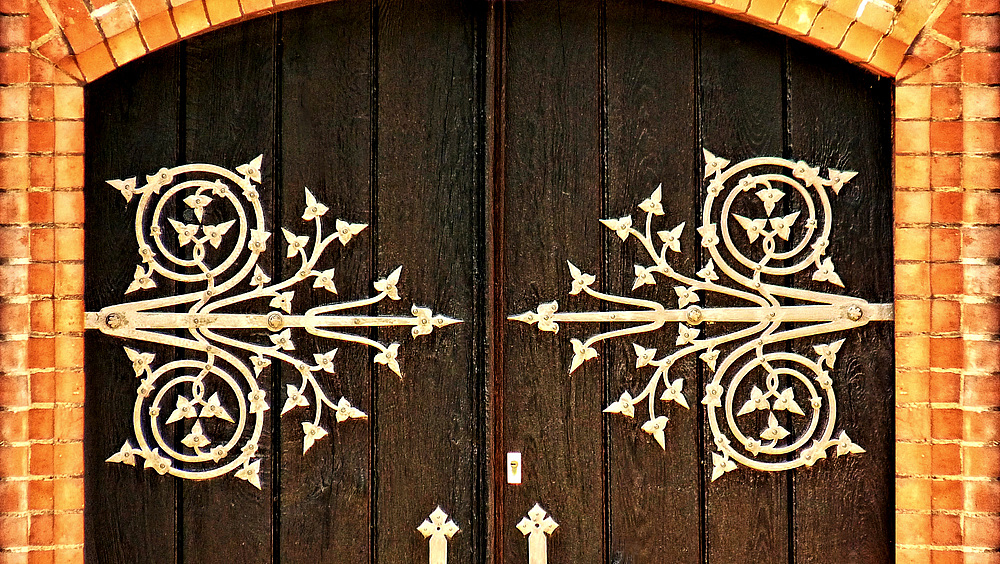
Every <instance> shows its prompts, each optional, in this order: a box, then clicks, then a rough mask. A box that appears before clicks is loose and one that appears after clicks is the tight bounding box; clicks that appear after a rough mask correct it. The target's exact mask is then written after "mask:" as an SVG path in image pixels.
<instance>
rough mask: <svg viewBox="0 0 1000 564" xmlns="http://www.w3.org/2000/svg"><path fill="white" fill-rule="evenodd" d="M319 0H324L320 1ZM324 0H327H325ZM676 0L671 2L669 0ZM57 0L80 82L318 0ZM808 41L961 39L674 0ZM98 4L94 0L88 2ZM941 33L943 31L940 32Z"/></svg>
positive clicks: (889, 9)
mask: <svg viewBox="0 0 1000 564" xmlns="http://www.w3.org/2000/svg"><path fill="white" fill-rule="evenodd" d="M320 1H324V0H320ZM326 1H329V0H326ZM668 1H675V0H668ZM53 3H55V0H51V3H43V4H46V5H47V6H48V7H49V9H48V10H44V11H45V12H46V16H47V17H48V19H49V20H50V22H51V23H52V27H51V30H50V31H49V32H48V33H47V34H45V35H43V36H41V37H40V38H39V39H38V40H36V41H37V44H35V45H32V50H33V51H35V52H36V53H37V54H38V55H39V56H41V57H43V58H45V59H47V60H48V61H50V62H51V63H52V64H54V65H55V66H56V67H57V68H59V69H61V70H62V71H64V72H65V73H67V74H68V75H69V76H71V77H73V78H74V79H76V80H78V81H81V82H91V81H93V80H95V79H97V78H99V77H101V76H103V75H104V74H106V73H108V72H110V71H112V70H114V69H115V68H117V67H119V66H121V65H124V64H125V63H127V62H129V61H132V60H134V59H137V58H139V57H141V56H143V55H145V54H146V53H149V52H151V51H155V50H156V49H159V48H161V47H165V46H167V45H170V44H172V43H176V42H178V41H181V40H183V39H186V38H188V37H191V36H194V35H197V34H200V33H205V32H208V31H211V30H212V29H216V28H219V27H222V26H226V25H231V24H233V23H235V22H238V21H243V20H247V19H252V18H255V17H259V16H262V15H265V14H270V13H274V12H277V11H283V10H289V9H293V8H297V7H300V6H304V5H307V4H315V3H317V0H131V1H130V0H112V1H111V2H110V3H108V2H104V3H103V5H101V6H100V7H96V8H94V9H92V10H89V11H88V10H87V9H86V8H85V7H84V9H83V10H79V9H77V10H73V9H72V8H71V6H72V2H62V3H61V4H60V7H63V9H62V10H57V9H55V8H54V7H52V4H53ZM675 3H678V4H683V5H687V6H690V7H694V8H698V9H701V10H705V11H708V12H714V13H718V14H722V15H724V16H727V17H732V18H735V19H739V20H743V21H746V22H749V23H751V24H754V25H757V26H760V27H763V28H766V29H770V30H773V31H776V32H778V33H781V34H783V35H787V36H789V37H793V38H795V39H799V40H801V41H804V42H806V43H811V44H813V45H816V46H818V47H820V48H822V49H825V50H827V51H830V52H832V53H834V54H836V55H838V56H840V57H843V58H844V59H847V60H848V61H851V62H853V63H856V64H859V65H862V66H864V67H865V68H868V69H869V70H871V71H873V72H875V73H877V74H881V75H884V76H897V74H898V73H899V72H900V71H901V70H903V71H905V72H913V71H915V70H918V69H919V68H923V67H924V66H927V64H929V63H931V62H934V61H935V60H937V59H939V58H941V57H945V56H949V55H952V54H953V52H954V51H955V50H956V49H957V47H958V42H957V41H956V40H955V39H953V38H949V37H947V36H940V37H939V36H934V37H933V40H932V41H929V42H928V47H929V48H924V49H919V50H916V51H915V52H913V53H911V55H913V56H912V57H911V60H910V61H908V65H906V67H905V68H904V65H903V63H904V58H905V57H906V55H907V53H908V51H910V50H911V48H912V47H915V40H916V39H917V37H918V35H919V34H920V32H921V31H922V30H923V29H924V28H925V26H927V24H928V23H933V21H934V20H935V19H936V18H937V16H938V15H939V14H940V13H941V12H942V11H943V10H944V9H945V7H946V6H947V4H948V1H947V0H942V1H941V2H939V3H937V4H936V5H935V4H932V3H931V2H928V1H926V0H676V1H675ZM94 4H98V2H96V1H91V5H94ZM938 35H940V34H938Z"/></svg>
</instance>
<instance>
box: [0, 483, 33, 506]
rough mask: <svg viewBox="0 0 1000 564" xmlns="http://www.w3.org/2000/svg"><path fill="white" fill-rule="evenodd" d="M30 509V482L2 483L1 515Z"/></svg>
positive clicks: (0, 496)
mask: <svg viewBox="0 0 1000 564" xmlns="http://www.w3.org/2000/svg"><path fill="white" fill-rule="evenodd" d="M27 509H28V482H24V481H18V482H0V513H12V512H16V511H26V510H27Z"/></svg>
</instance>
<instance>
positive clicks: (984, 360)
mask: <svg viewBox="0 0 1000 564" xmlns="http://www.w3.org/2000/svg"><path fill="white" fill-rule="evenodd" d="M965 369H966V370H967V371H968V372H976V371H979V372H1000V344H998V343H995V342H992V341H965Z"/></svg>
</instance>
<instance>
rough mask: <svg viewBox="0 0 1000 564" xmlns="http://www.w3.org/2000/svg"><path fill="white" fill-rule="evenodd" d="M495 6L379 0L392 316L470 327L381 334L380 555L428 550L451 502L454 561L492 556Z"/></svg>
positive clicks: (384, 239) (382, 248) (384, 270)
mask: <svg viewBox="0 0 1000 564" xmlns="http://www.w3.org/2000/svg"><path fill="white" fill-rule="evenodd" d="M484 7H485V5H484V4H480V3H472V2H463V1H460V0H456V1H452V2H438V1H430V0H427V1H423V0H419V1H417V0H415V1H384V2H380V3H379V6H378V22H377V23H378V143H377V147H378V155H377V219H376V222H375V223H376V227H377V229H376V233H375V235H376V236H377V247H376V256H375V260H374V263H375V269H374V273H373V274H374V275H375V276H377V277H380V278H381V277H384V276H386V275H388V274H389V273H390V272H392V271H393V270H394V269H395V268H396V267H397V266H402V267H403V270H402V278H401V280H400V289H401V292H400V293H401V297H402V298H403V301H401V302H391V301H389V300H386V301H385V302H383V303H380V304H379V306H378V311H379V312H380V313H384V314H387V313H396V314H403V315H406V314H408V312H409V305H408V304H409V303H414V304H417V305H420V306H425V307H432V308H433V309H434V310H435V311H437V312H441V313H443V314H446V315H449V316H451V317H454V318H458V319H462V320H464V321H466V323H462V324H460V325H452V326H449V327H445V328H442V329H435V330H434V332H433V333H431V334H430V335H427V336H421V337H419V338H416V339H413V338H411V336H410V335H409V330H408V329H393V330H384V331H379V332H378V336H379V337H380V338H382V339H383V340H384V341H385V342H390V343H391V342H399V343H401V344H402V347H401V349H400V351H401V352H400V359H401V360H400V362H401V365H402V370H403V376H404V377H403V379H402V381H401V380H399V379H398V378H397V377H396V375H395V374H393V373H392V372H390V371H389V370H387V369H386V368H385V367H381V366H380V367H379V370H378V371H377V375H376V380H377V386H376V390H377V394H378V396H377V399H376V400H375V403H374V405H373V407H372V411H373V413H374V414H375V417H376V421H375V425H376V438H377V446H376V461H375V463H376V468H377V478H376V479H377V501H376V504H377V505H376V518H375V527H376V529H377V537H376V539H375V542H376V554H375V557H376V560H377V561H378V562H413V561H419V560H420V559H424V558H426V557H427V556H426V554H427V542H428V541H427V540H426V539H424V538H423V537H422V536H421V535H420V533H418V532H417V531H416V527H417V526H418V525H420V523H421V522H422V521H423V520H424V519H426V518H427V516H428V515H429V514H430V513H431V512H432V511H433V510H434V508H435V507H437V506H439V505H440V506H441V508H442V509H443V510H445V511H446V512H447V513H448V514H449V515H450V516H451V517H452V518H453V519H454V521H455V522H456V523H457V524H458V525H459V527H461V528H462V529H463V531H462V532H459V533H458V534H457V535H456V536H455V537H454V538H452V539H451V540H450V541H449V542H448V545H449V553H450V557H449V562H452V561H454V562H473V561H481V560H482V559H483V558H484V555H483V553H482V548H481V543H482V540H483V539H481V538H477V537H478V536H477V534H476V533H475V531H476V530H477V529H476V528H475V527H476V526H477V523H476V522H477V521H478V519H479V518H480V517H479V515H478V514H477V513H474V511H475V508H476V500H477V499H479V496H480V495H481V492H479V491H477V488H479V484H480V480H479V476H480V472H483V471H484V468H483V467H482V463H481V462H479V461H480V458H479V457H480V456H481V453H480V452H479V451H477V448H476V444H475V438H476V433H477V424H478V423H477V418H479V417H481V415H480V414H479V413H477V412H476V406H477V405H478V404H477V403H476V396H477V394H478V392H477V390H480V389H481V382H482V379H483V377H484V375H483V374H481V373H477V372H476V371H475V370H474V367H475V366H476V365H475V359H474V357H473V354H474V351H475V341H474V333H473V329H474V328H475V327H476V324H475V319H474V315H475V312H476V304H474V301H473V297H474V284H475V282H474V277H475V271H474V268H475V267H476V265H477V263H478V259H477V256H476V252H477V251H476V249H477V248H479V247H480V243H479V241H478V238H479V237H481V235H480V234H476V232H475V230H476V227H477V219H476V218H477V215H476V214H477V212H476V209H475V203H476V202H477V200H476V199H475V198H476V193H477V192H479V191H481V190H482V184H481V178H480V177H479V176H478V174H477V171H478V170H479V169H480V165H479V161H478V158H479V157H478V155H479V154H480V153H479V152H480V151H481V149H480V145H481V143H482V140H481V138H480V137H479V130H480V127H479V124H478V121H477V120H478V118H479V115H480V104H481V101H480V96H479V90H478V83H477V75H476V66H475V61H476V46H477V43H478V37H477V35H476V31H477V21H478V19H479V18H480V17H481V16H480V10H482V9H483V8H484Z"/></svg>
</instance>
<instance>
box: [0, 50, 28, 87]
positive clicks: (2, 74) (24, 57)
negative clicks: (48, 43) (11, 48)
mask: <svg viewBox="0 0 1000 564" xmlns="http://www.w3.org/2000/svg"><path fill="white" fill-rule="evenodd" d="M28 56H29V55H28V54H27V53H0V83H3V84H19V83H24V82H28Z"/></svg>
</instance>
